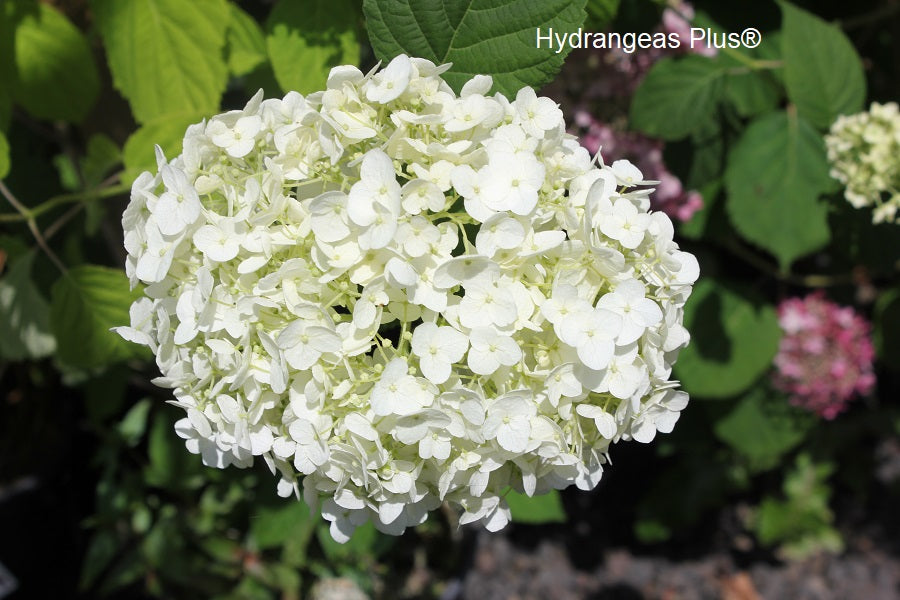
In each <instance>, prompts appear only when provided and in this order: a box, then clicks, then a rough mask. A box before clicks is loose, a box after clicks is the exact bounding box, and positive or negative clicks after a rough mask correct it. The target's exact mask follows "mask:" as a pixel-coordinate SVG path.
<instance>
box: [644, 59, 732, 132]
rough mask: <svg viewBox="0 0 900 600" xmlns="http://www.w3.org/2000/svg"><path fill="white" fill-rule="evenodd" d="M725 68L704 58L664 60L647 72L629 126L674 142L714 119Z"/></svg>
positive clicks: (717, 62) (719, 63)
mask: <svg viewBox="0 0 900 600" xmlns="http://www.w3.org/2000/svg"><path fill="white" fill-rule="evenodd" d="M725 73H726V69H725V68H724V67H723V65H722V64H721V62H720V61H717V60H714V59H711V58H707V57H705V56H697V55H690V56H685V57H684V58H678V59H674V58H665V59H663V60H661V61H659V62H658V63H656V64H655V65H653V68H652V69H650V72H649V73H647V77H646V78H645V79H644V81H643V82H642V83H641V85H640V87H638V89H637V91H636V92H635V94H634V99H633V100H632V102H631V125H632V126H633V127H634V128H635V129H639V130H640V131H643V132H644V133H646V134H648V135H652V136H655V137H661V138H663V139H666V140H677V139H680V138H683V137H685V136H687V135H689V134H690V133H692V132H694V131H696V130H699V129H700V128H701V127H703V126H704V125H705V124H706V123H707V122H708V121H709V120H710V119H712V118H713V117H714V116H715V108H716V104H717V103H718V101H719V99H720V98H721V96H722V90H723V85H722V84H723V79H724V76H725Z"/></svg>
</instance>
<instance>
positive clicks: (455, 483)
mask: <svg viewBox="0 0 900 600" xmlns="http://www.w3.org/2000/svg"><path fill="white" fill-rule="evenodd" d="M446 68H448V67H447V66H446V65H445V66H435V65H434V64H432V63H430V62H428V61H426V60H422V59H416V58H409V57H406V56H398V57H397V58H395V59H394V60H392V61H391V62H390V64H389V65H387V66H386V67H385V68H384V69H383V70H381V71H380V72H373V73H369V74H368V75H364V74H363V73H362V72H360V71H359V70H358V69H356V68H354V67H349V66H346V67H338V68H336V69H334V70H333V71H332V72H331V75H330V76H329V78H328V83H327V89H326V90H324V91H321V92H317V93H313V94H310V95H308V96H306V97H303V96H301V95H299V94H297V93H295V92H291V93H289V94H287V95H286V96H285V97H284V98H283V99H270V100H263V99H262V93H261V92H260V93H259V94H257V95H256V96H255V97H254V98H253V99H252V100H250V102H249V103H248V104H247V106H246V107H245V108H244V109H243V110H240V111H231V112H228V113H225V114H222V115H217V116H215V117H212V118H211V119H209V120H208V121H205V122H203V123H200V124H197V125H193V126H191V127H190V128H189V129H188V130H187V133H186V135H185V139H184V153H183V154H182V155H181V156H179V157H177V158H175V159H174V160H172V161H167V160H166V158H165V157H164V156H162V153H158V163H159V168H158V172H157V173H156V174H152V173H143V174H142V175H141V176H140V177H138V179H137V180H136V181H135V183H134V187H133V189H132V195H131V203H130V205H129V207H128V209H127V210H126V211H125V214H124V215H123V219H122V224H123V228H124V229H125V240H126V248H127V250H128V259H127V264H126V269H127V273H128V276H129V277H130V280H131V284H132V286H141V287H142V288H143V290H144V297H142V298H141V299H140V300H138V301H136V302H135V304H134V306H133V307H132V310H131V325H130V326H128V327H120V328H118V331H119V333H120V334H121V335H122V336H123V337H124V338H126V339H128V340H131V341H133V342H136V343H139V344H143V345H146V346H148V347H150V348H151V350H153V352H154V353H155V355H156V359H157V364H158V366H159V369H160V370H161V372H162V376H161V377H160V378H158V379H156V380H155V382H156V383H157V384H159V385H161V386H166V387H169V388H172V389H173V390H174V400H172V401H171V403H172V404H174V405H176V406H179V407H180V408H182V409H184V410H185V413H186V415H185V418H183V419H181V420H180V421H178V423H177V425H176V432H177V434H178V435H179V436H181V437H182V438H184V439H185V440H186V446H187V449H188V450H189V451H190V452H193V453H195V454H200V455H201V456H202V460H203V462H204V463H205V464H206V465H209V466H214V467H218V468H224V467H228V466H230V465H233V466H236V467H247V466H250V465H251V464H252V463H253V461H254V460H256V459H257V457H260V458H261V459H262V460H264V461H265V462H266V464H267V465H268V466H269V468H270V469H271V470H272V472H273V474H276V475H277V477H278V484H277V487H278V491H279V493H280V494H282V495H283V496H288V495H290V494H296V495H298V496H299V495H300V494H301V491H302V494H303V497H304V498H305V500H306V501H307V502H308V503H309V504H310V505H316V504H318V505H319V506H320V508H321V512H322V515H323V516H324V518H325V519H327V520H328V521H330V522H331V533H332V535H333V536H334V538H335V539H336V540H338V541H346V540H347V539H349V536H350V535H351V533H352V532H353V529H354V528H355V527H357V526H359V525H360V524H362V523H365V522H367V521H370V520H371V521H373V522H374V524H375V526H376V527H377V528H378V529H379V530H381V531H384V532H387V533H390V534H400V533H402V532H403V531H404V530H405V529H406V528H407V527H411V526H414V525H416V524H419V523H421V522H422V521H424V520H425V518H426V517H427V515H428V512H429V511H430V510H433V509H435V508H436V507H438V506H439V505H440V504H441V503H442V502H448V503H450V504H451V505H453V506H456V507H457V508H458V509H459V510H460V511H461V512H462V515H461V517H460V522H461V523H469V522H480V523H482V524H483V525H484V526H485V527H487V528H488V529H490V530H496V529H499V528H501V527H503V526H504V525H505V524H506V523H507V522H508V521H509V509H508V506H507V505H506V502H505V501H504V500H503V495H504V493H505V492H506V490H508V489H509V488H510V487H512V488H514V489H516V490H519V491H523V492H525V493H527V494H530V495H532V494H541V493H545V492H547V491H549V490H551V489H562V488H565V487H567V486H569V485H572V484H575V485H577V486H578V487H579V488H581V489H590V488H592V487H593V486H595V485H596V484H597V482H598V481H599V480H600V476H601V474H602V472H603V468H604V465H605V464H606V463H607V462H608V451H609V447H610V444H612V443H614V442H618V441H620V440H631V439H635V440H638V441H641V442H649V441H650V440H652V439H653V437H654V435H655V434H656V432H657V431H661V432H668V431H671V429H672V427H673V426H674V424H675V421H676V420H677V418H678V415H679V413H680V411H681V410H682V409H683V408H684V407H685V406H686V404H687V395H686V394H684V393H683V392H679V391H676V389H675V388H676V387H677V383H676V382H673V381H671V380H670V376H671V371H672V364H673V363H674V361H675V359H676V356H677V354H678V351H679V349H680V348H682V347H683V346H684V345H685V344H687V341H688V339H689V336H688V334H687V332H686V331H685V330H684V328H683V327H682V320H683V306H684V303H685V301H686V300H687V298H688V296H689V295H690V292H691V287H692V284H693V283H694V281H695V280H696V279H697V277H698V275H699V270H698V266H697V261H696V260H695V259H694V257H693V256H692V255H690V254H688V253H685V252H682V251H680V250H679V249H678V246H677V244H676V243H675V242H674V241H673V239H672V235H673V228H672V224H671V222H670V221H669V218H668V217H667V216H666V215H665V214H663V213H649V212H648V207H649V201H648V195H649V193H650V192H651V191H652V190H651V189H650V188H648V187H647V184H646V183H645V182H644V181H643V175H642V174H641V173H640V171H639V170H638V169H636V168H635V167H634V166H633V165H631V164H629V163H626V162H623V161H617V162H616V163H615V164H614V165H613V166H612V167H606V166H600V167H598V166H595V165H594V164H593V163H592V161H591V158H590V156H589V155H588V153H587V151H585V150H584V149H583V148H581V147H580V145H579V144H578V143H577V141H576V140H575V139H574V138H573V137H572V136H570V135H568V134H566V133H565V126H564V122H563V118H562V113H561V112H560V110H559V109H558V108H557V107H556V104H555V103H553V102H552V101H551V100H549V99H548V98H539V97H537V96H536V94H535V93H534V91H533V90H531V89H529V88H524V89H523V90H521V91H520V92H519V93H518V94H517V95H516V99H515V100H514V101H510V100H508V99H507V98H505V97H504V96H503V95H501V94H499V93H497V94H494V95H488V91H489V89H490V87H491V79H490V78H489V77H486V76H476V77H475V78H473V79H472V80H471V81H469V82H468V83H467V84H466V85H465V86H464V87H463V91H462V94H461V95H459V96H457V95H456V94H455V93H454V92H453V90H452V89H451V88H450V87H449V86H448V85H447V84H446V82H444V80H443V79H442V78H441V73H442V72H443V71H444V70H445V69H446Z"/></svg>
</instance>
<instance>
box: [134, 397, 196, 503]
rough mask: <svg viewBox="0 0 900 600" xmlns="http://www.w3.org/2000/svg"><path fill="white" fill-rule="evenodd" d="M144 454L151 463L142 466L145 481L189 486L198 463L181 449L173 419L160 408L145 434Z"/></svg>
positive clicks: (172, 486) (171, 486)
mask: <svg viewBox="0 0 900 600" xmlns="http://www.w3.org/2000/svg"><path fill="white" fill-rule="evenodd" d="M147 456H148V457H149V459H150V464H149V465H147V468H146V469H145V470H144V481H145V482H146V483H147V485H152V486H156V487H161V488H165V489H166V490H170V491H171V490H179V489H184V488H190V487H191V484H192V483H193V482H194V476H195V475H196V474H197V473H199V472H200V463H199V462H198V461H196V460H194V457H193V456H192V455H191V454H189V453H187V452H185V451H184V442H183V440H182V439H181V438H180V437H178V436H177V435H176V434H175V429H174V427H173V419H172V418H170V417H169V415H168V414H167V413H166V412H165V411H160V412H158V413H157V414H156V416H155V417H154V419H153V424H152V425H151V426H150V432H149V433H148V434H147Z"/></svg>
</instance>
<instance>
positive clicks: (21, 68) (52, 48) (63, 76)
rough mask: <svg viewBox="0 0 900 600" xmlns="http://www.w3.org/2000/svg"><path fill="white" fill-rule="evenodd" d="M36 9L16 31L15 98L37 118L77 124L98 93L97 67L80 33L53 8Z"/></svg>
mask: <svg viewBox="0 0 900 600" xmlns="http://www.w3.org/2000/svg"><path fill="white" fill-rule="evenodd" d="M38 6H39V8H38V10H37V11H36V12H34V13H33V14H28V15H26V16H25V17H23V18H22V20H21V21H20V22H19V25H18V27H17V28H16V33H15V65H16V78H17V81H16V85H15V86H14V88H13V90H14V91H13V93H14V96H15V99H16V101H17V102H18V103H20V104H21V105H22V106H23V107H24V108H25V110H27V111H28V112H29V113H31V114H32V115H33V116H35V117H37V118H38V119H62V120H64V121H71V122H79V121H81V120H82V119H83V118H84V117H85V115H86V114H87V113H88V111H89V110H90V109H91V107H92V106H93V105H94V101H95V100H96V99H97V94H98V92H99V90H100V79H99V76H98V75H97V67H96V66H95V65H94V60H93V58H92V57H91V51H90V48H89V46H88V43H87V40H86V39H85V38H84V36H83V35H82V34H81V32H80V31H78V29H77V28H76V27H75V26H74V25H72V23H70V22H69V20H68V19H67V18H66V17H65V16H63V15H62V14H61V13H60V12H58V11H57V10H56V9H54V8H52V7H51V6H49V5H47V4H43V3H41V4H39V5H38ZM4 85H6V82H4Z"/></svg>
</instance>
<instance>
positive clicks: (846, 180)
mask: <svg viewBox="0 0 900 600" xmlns="http://www.w3.org/2000/svg"><path fill="white" fill-rule="evenodd" d="M825 145H826V147H827V149H828V160H829V162H830V163H831V176H832V177H834V178H835V179H837V180H838V181H840V182H841V183H843V184H844V185H845V186H846V190H845V191H844V197H845V198H846V199H847V201H848V202H849V203H850V204H852V205H853V206H854V207H856V208H862V207H864V206H872V207H874V209H873V212H872V221H873V222H874V223H882V222H889V223H893V222H895V221H896V218H897V210H898V209H900V110H898V106H897V103H896V102H888V103H887V104H878V103H877V102H873V103H872V106H871V107H870V108H869V110H868V112H861V113H857V114H855V115H849V116H846V115H841V116H839V117H838V118H837V120H836V121H835V122H834V124H833V125H832V126H831V131H830V133H829V134H828V135H826V136H825Z"/></svg>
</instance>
